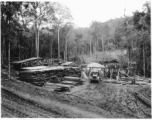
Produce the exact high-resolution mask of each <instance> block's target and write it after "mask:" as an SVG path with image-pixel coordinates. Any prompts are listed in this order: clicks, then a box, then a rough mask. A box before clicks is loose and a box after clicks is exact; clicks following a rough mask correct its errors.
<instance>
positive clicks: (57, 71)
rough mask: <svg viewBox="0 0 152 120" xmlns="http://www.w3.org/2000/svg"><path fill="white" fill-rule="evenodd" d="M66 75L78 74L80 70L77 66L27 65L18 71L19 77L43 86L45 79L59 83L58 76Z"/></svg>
mask: <svg viewBox="0 0 152 120" xmlns="http://www.w3.org/2000/svg"><path fill="white" fill-rule="evenodd" d="M67 75H68V76H69V75H71V76H72V75H73V76H80V75H81V70H79V69H78V68H64V67H62V66H57V67H49V66H37V67H27V68H23V69H22V71H20V72H19V79H20V80H22V81H25V82H28V83H31V84H33V85H37V86H43V85H44V83H46V82H47V81H49V82H54V83H59V82H60V78H63V77H64V76H67ZM54 76H55V77H54ZM55 81H56V82H55Z"/></svg>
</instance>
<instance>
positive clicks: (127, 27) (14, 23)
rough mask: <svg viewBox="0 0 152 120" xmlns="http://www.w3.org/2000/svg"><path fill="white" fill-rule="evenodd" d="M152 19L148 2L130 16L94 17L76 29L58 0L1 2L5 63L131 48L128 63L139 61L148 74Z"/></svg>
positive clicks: (138, 68) (143, 72)
mask: <svg viewBox="0 0 152 120" xmlns="http://www.w3.org/2000/svg"><path fill="white" fill-rule="evenodd" d="M141 7H142V6H141ZM150 20H151V6H150V3H149V2H147V3H145V4H144V10H143V11H142V12H139V11H135V12H134V15H133V16H131V17H127V16H125V17H123V18H117V19H111V20H109V21H106V22H104V23H102V22H98V21H93V22H92V23H91V25H90V27H89V28H75V27H74V25H73V24H72V15H71V13H70V10H69V9H68V8H67V7H66V6H63V5H61V4H59V3H53V2H1V30H2V31H1V49H2V50H1V58H2V67H3V66H5V65H7V64H8V63H10V61H14V60H20V59H25V58H29V57H34V56H36V57H38V56H40V57H45V58H59V59H60V58H61V59H64V60H70V59H72V58H74V57H78V56H81V55H88V56H94V55H95V54H96V53H99V52H104V51H115V50H121V51H124V50H127V55H126V56H121V58H122V59H123V60H124V59H125V58H127V63H128V66H129V63H131V62H136V74H139V75H143V76H145V77H150V74H151V43H150V38H151V21H150ZM124 57H125V58H124ZM104 60H106V58H105V59H104ZM123 60H122V61H123ZM7 61H8V62H7Z"/></svg>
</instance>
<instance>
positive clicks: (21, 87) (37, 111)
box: [1, 78, 151, 118]
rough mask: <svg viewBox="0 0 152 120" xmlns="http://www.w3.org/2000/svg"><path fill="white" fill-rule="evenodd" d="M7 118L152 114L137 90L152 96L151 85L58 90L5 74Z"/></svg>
mask: <svg viewBox="0 0 152 120" xmlns="http://www.w3.org/2000/svg"><path fill="white" fill-rule="evenodd" d="M1 83H2V85H1V86H2V90H1V91H2V112H1V113H2V114H1V116H2V117H4V118H8V117H11V118H12V117H19V118H27V117H29V118H31V117H34V118H38V117H41V118H47V117H49V118H51V117H52V118H151V107H149V106H147V105H145V104H143V103H142V102H141V101H140V100H138V99H137V98H136V97H135V96H134V92H135V91H136V92H140V93H141V94H142V95H144V96H145V97H147V98H148V99H149V100H150V99H151V86H148V85H144V86H139V85H121V84H112V83H104V82H101V83H89V82H88V81H86V82H85V83H84V84H83V85H81V86H76V87H74V88H72V89H71V91H70V92H65V93H56V92H53V91H52V90H51V89H49V88H45V87H36V86H34V85H31V84H29V83H24V82H21V81H19V80H16V79H12V80H7V79H5V78H2V82H1Z"/></svg>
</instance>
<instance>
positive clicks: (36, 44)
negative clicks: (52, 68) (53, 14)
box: [35, 22, 38, 57]
mask: <svg viewBox="0 0 152 120" xmlns="http://www.w3.org/2000/svg"><path fill="white" fill-rule="evenodd" d="M37 47H38V43H37V23H36V22H35V54H36V57H37V49H38V48H37Z"/></svg>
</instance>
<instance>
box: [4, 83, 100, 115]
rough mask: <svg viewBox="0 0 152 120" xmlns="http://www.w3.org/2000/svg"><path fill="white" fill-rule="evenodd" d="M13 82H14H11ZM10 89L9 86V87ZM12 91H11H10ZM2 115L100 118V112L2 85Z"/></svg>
mask: <svg viewBox="0 0 152 120" xmlns="http://www.w3.org/2000/svg"><path fill="white" fill-rule="evenodd" d="M13 84H14V83H13ZM10 89H11V88H10ZM12 91H13V92H12ZM2 117H7V118H8V117H11V118H12V117H19V118H27V117H28V118H69V117H70V118H102V117H103V116H102V115H100V114H96V113H94V112H90V111H87V109H82V108H80V107H78V106H76V104H75V105H74V104H72V105H70V104H65V103H64V102H61V101H58V100H56V99H48V98H46V97H45V96H43V97H41V96H37V95H33V94H32V96H31V94H28V93H24V94H23V93H22V92H21V91H19V92H18V91H16V90H13V89H11V90H8V88H7V87H6V86H5V87H4V86H2Z"/></svg>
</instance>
